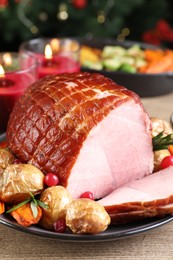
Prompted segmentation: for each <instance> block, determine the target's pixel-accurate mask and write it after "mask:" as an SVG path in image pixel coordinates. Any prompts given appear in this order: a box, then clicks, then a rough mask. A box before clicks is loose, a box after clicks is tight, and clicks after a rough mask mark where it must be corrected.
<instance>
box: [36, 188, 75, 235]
mask: <svg viewBox="0 0 173 260" xmlns="http://www.w3.org/2000/svg"><path fill="white" fill-rule="evenodd" d="M40 201H42V202H44V203H45V204H47V205H48V209H46V208H43V213H42V218H41V220H40V225H41V226H43V227H44V228H46V229H50V230H53V229H54V222H55V221H56V220H57V219H65V215H66V210H67V207H68V206H69V204H70V202H71V201H72V197H71V195H70V193H69V192H68V191H67V190H66V189H65V188H64V187H63V186H60V185H58V186H52V187H49V188H47V189H45V190H44V191H43V192H42V193H41V196H40Z"/></svg>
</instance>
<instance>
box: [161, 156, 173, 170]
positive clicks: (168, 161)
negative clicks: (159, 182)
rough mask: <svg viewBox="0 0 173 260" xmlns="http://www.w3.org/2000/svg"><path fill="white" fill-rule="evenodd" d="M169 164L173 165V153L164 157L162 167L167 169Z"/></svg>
mask: <svg viewBox="0 0 173 260" xmlns="http://www.w3.org/2000/svg"><path fill="white" fill-rule="evenodd" d="M169 166H173V156H172V155H169V156H166V157H165V158H163V160H162V162H161V168H162V169H165V168H167V167H169Z"/></svg>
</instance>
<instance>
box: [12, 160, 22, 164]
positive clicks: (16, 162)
mask: <svg viewBox="0 0 173 260" xmlns="http://www.w3.org/2000/svg"><path fill="white" fill-rule="evenodd" d="M20 163H21V161H20V160H19V159H15V160H14V162H13V164H20Z"/></svg>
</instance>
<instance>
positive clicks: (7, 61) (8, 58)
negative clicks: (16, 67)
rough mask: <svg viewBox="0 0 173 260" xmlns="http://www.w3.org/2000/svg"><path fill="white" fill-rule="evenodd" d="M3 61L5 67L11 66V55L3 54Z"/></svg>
mask: <svg viewBox="0 0 173 260" xmlns="http://www.w3.org/2000/svg"><path fill="white" fill-rule="evenodd" d="M3 61H4V64H5V65H8V66H9V65H11V64H12V58H11V54H10V53H8V52H7V53H4V55H3Z"/></svg>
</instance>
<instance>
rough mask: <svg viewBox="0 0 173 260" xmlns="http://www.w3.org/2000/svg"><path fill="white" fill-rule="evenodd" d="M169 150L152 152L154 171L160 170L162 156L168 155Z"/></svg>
mask: <svg viewBox="0 0 173 260" xmlns="http://www.w3.org/2000/svg"><path fill="white" fill-rule="evenodd" d="M169 155H170V152H169V151H168V150H167V149H164V150H158V151H155V152H154V172H157V171H159V170H161V162H162V160H163V158H165V157H166V156H169Z"/></svg>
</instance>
